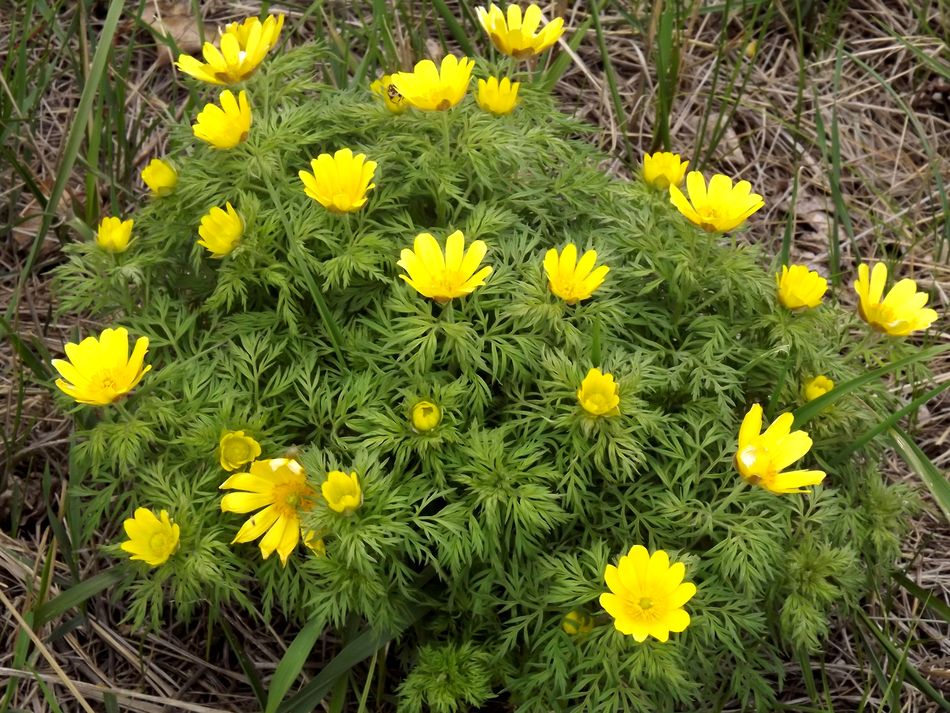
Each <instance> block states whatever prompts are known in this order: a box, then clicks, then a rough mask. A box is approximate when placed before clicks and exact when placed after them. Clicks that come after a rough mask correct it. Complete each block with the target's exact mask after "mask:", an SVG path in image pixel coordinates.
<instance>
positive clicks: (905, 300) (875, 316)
mask: <svg viewBox="0 0 950 713" xmlns="http://www.w3.org/2000/svg"><path fill="white" fill-rule="evenodd" d="M886 283H887V265H885V264H884V263H883V262H879V263H877V264H875V265H874V269H873V270H871V271H870V275H869V274H868V266H867V265H864V264H861V265H858V279H857V280H855V282H854V291H855V292H857V293H858V300H859V302H858V314H859V315H861V319H863V320H864V321H865V322H867V323H868V324H869V325H871V327H872V328H873V329H876V330H877V331H879V332H886V333H887V334H890V335H891V336H892V337H904V336H906V335H908V334H910V333H911V332H916V331H917V330H920V329H927V327H929V326H930V325H931V324H933V323H934V322H935V321H936V319H937V313H936V312H935V311H934V310H932V309H928V308H925V307H924V305H926V304H927V300H928V296H927V293H926V292H918V291H917V283H916V282H915V281H914V280H911V279H908V278H904V279H903V280H900V281H899V282H898V283H897V284H896V285H894V286H893V287H892V288H891V290H890V292H888V293H887V296H886V297H884V298H883V299H882V296H883V295H884V285H885V284H886Z"/></svg>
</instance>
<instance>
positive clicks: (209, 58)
mask: <svg viewBox="0 0 950 713" xmlns="http://www.w3.org/2000/svg"><path fill="white" fill-rule="evenodd" d="M283 26H284V16H283V15H276V16H275V15H269V16H268V17H267V19H266V20H264V22H261V21H260V19H258V18H256V17H249V18H247V19H246V20H244V22H243V23H241V24H238V23H236V22H232V23H230V24H228V25H227V26H226V27H225V28H224V32H222V33H221V42H220V45H221V49H220V50H219V49H218V48H217V47H215V46H214V45H213V44H211V43H210V42H205V43H204V46H203V47H202V48H201V54H202V55H203V56H204V59H205V61H204V62H201V61H200V60H198V59H195V58H194V57H192V56H190V55H187V54H183V55H180V56H179V57H178V62H177V63H176V66H177V67H178V69H180V70H181V71H182V72H184V73H185V74H189V75H191V76H192V77H194V78H195V79H200V80H201V81H202V82H208V83H209V84H235V83H237V82H243V81H244V80H245V79H247V78H248V77H250V76H251V75H252V74H254V70H256V69H257V66H258V65H259V64H260V63H261V62H262V61H263V60H264V57H265V56H267V53H268V52H269V51H270V50H271V48H272V47H273V46H274V45H276V44H277V38H278V37H279V36H280V30H281V28H282V27H283Z"/></svg>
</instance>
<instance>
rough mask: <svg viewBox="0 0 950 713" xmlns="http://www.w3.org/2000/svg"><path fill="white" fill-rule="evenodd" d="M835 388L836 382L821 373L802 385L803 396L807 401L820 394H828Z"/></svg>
mask: <svg viewBox="0 0 950 713" xmlns="http://www.w3.org/2000/svg"><path fill="white" fill-rule="evenodd" d="M833 388H835V382H833V381H832V380H831V379H829V378H828V377H827V376H822V375H821V374H819V375H818V376H816V377H814V378H812V379H809V380H808V381H806V382H805V384H804V386H802V396H803V397H804V399H805V401H814V400H815V399H817V398H818V397H819V396H824V395H825V394H827V393H828V392H829V391H831V390H832V389H833Z"/></svg>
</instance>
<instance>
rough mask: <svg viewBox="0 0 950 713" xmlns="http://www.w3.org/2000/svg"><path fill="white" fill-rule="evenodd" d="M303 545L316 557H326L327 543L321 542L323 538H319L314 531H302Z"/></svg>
mask: <svg viewBox="0 0 950 713" xmlns="http://www.w3.org/2000/svg"><path fill="white" fill-rule="evenodd" d="M303 544H304V547H306V548H307V549H308V550H310V551H311V552H313V554H315V555H316V556H317V557H326V556H327V543H326V542H324V541H323V537H322V536H320V535H319V534H318V533H317V531H316V530H306V531H304V533H303Z"/></svg>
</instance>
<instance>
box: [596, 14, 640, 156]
mask: <svg viewBox="0 0 950 713" xmlns="http://www.w3.org/2000/svg"><path fill="white" fill-rule="evenodd" d="M604 5H606V3H604ZM601 9H602V7H601V8H599V9H598V8H594V10H593V12H591V14H590V17H591V19H592V20H593V21H594V32H595V33H596V34H597V46H598V47H599V48H600V57H601V62H602V63H603V65H604V75H605V76H606V77H607V86H608V87H609V88H610V97H611V99H612V100H613V104H614V113H616V115H617V128H618V129H620V137H621V138H622V139H623V148H624V151H625V152H626V154H627V165H628V166H629V167H630V168H633V167H634V166H636V165H637V163H638V162H639V161H638V159H637V156H636V153H635V152H634V150H633V144H632V143H630V136H629V133H628V131H627V124H628V122H627V120H626V112H625V111H624V108H623V99H621V97H620V88H619V86H618V84H617V73H616V72H615V71H614V65H613V63H612V62H611V61H610V53H609V52H608V51H607V41H606V39H605V37H604V29H603V27H601V24H600V10H601Z"/></svg>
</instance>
